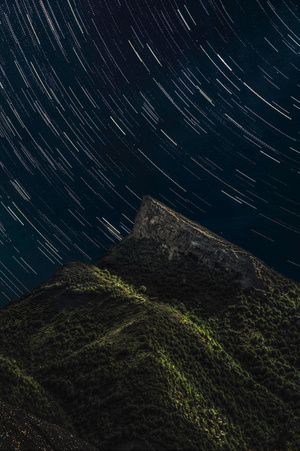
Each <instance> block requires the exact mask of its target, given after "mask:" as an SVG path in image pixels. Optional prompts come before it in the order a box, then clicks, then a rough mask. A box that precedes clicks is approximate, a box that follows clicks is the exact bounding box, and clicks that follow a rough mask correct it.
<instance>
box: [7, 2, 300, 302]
mask: <svg viewBox="0 0 300 451" xmlns="http://www.w3.org/2000/svg"><path fill="white" fill-rule="evenodd" d="M245 3H247V5H246V4H245ZM297 4H298V2H297V1H296V0H272V1H262V0H254V1H253V2H242V1H241V0H234V1H229V0H222V1H221V0H197V1H196V0H194V1H187V2H184V1H179V0H177V1H174V0H172V1H171V0H164V1H161V0H155V1H154V0H152V1H144V0H141V1H138V0H110V1H105V0H104V1H96V0H63V1H61V2H53V1H50V0H26V1H25V0H12V1H10V2H8V1H7V0H4V1H3V2H2V4H1V6H0V21H1V27H0V44H1V47H0V48H1V52H0V96H1V101H0V139H1V150H0V180H1V182H0V250H1V254H0V293H1V301H0V302H1V303H2V304H4V303H5V302H7V301H8V300H13V299H16V298H18V297H19V296H20V295H21V294H22V293H24V292H25V291H27V290H30V289H32V288H33V287H34V286H36V285H37V284H39V283H41V282H42V281H43V280H44V279H45V278H47V277H48V276H49V275H50V274H51V273H52V272H53V271H54V270H55V269H56V268H57V267H58V266H60V265H61V264H62V263H64V262H66V261H68V260H70V259H79V260H83V261H86V262H93V261H96V260H97V259H99V258H100V257H101V255H102V254H103V253H104V252H105V251H106V250H107V249H108V248H109V246H110V245H111V244H113V243H116V242H118V241H119V240H121V239H122V238H123V237H124V236H126V235H127V234H128V232H129V231H130V230H131V227H132V222H133V220H134V217H135V214H136V212H137V209H138V208H139V205H140V201H141V198H142V196H143V195H144V194H151V195H152V196H154V197H156V198H157V199H159V200H161V201H162V202H165V203H166V204H167V205H169V206H171V207H173V208H174V209H176V210H177V211H179V212H181V213H182V214H184V215H186V216H188V217H189V218H191V219H193V220H196V221H198V222H199V223H200V224H202V225H204V226H206V227H208V228H210V229H211V230H213V231H214V232H216V233H218V234H221V235H223V236H224V237H225V238H227V239H228V240H230V241H233V242H235V243H236V244H238V245H240V246H242V247H244V248H246V249H247V250H249V251H250V252H252V253H253V254H255V255H256V256H258V257H260V258H261V259H263V260H264V261H265V262H266V263H267V264H268V265H269V266H272V267H274V268H275V269H277V270H278V271H280V272H282V273H284V274H285V275H287V276H288V277H291V278H294V279H295V280H298V281H299V280H300V274H299V273H300V257H299V232H300V209H299V206H300V199H299V197H300V196H299V191H300V190H299V175H300V174H299V160H300V145H299V139H300V136H299V131H300V128H299V124H300V111H299V110H300V92H299V91H300V90H299V88H300V66H299V54H300V16H299V8H298V5H297Z"/></svg>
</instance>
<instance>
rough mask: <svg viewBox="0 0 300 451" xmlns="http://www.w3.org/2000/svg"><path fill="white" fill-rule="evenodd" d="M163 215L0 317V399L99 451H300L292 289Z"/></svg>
mask: <svg viewBox="0 0 300 451" xmlns="http://www.w3.org/2000/svg"><path fill="white" fill-rule="evenodd" d="M145 202H146V209H145V208H144V207H145ZM147 203H148V205H147ZM149 203H150V205H149ZM152 204H155V205H154V207H153V205H152ZM152 207H153V208H154V209H156V210H155V212H154V213H155V214H153V215H152V217H150V215H149V214H148V212H149V209H150V211H151V209H152ZM157 208H158V209H157ZM161 209H166V207H165V206H163V205H162V204H159V203H157V201H154V200H153V199H151V198H146V199H145V200H144V205H143V207H142V209H141V210H140V212H139V216H138V217H137V221H136V224H135V227H134V230H133V233H132V234H131V235H129V237H128V238H126V239H125V240H123V241H122V242H121V243H120V244H118V245H117V246H115V247H114V248H112V250H111V251H110V252H109V253H108V254H107V255H106V256H104V257H103V259H101V261H100V262H99V263H98V264H97V266H94V265H87V264H84V263H80V262H75V261H72V262H69V263H68V264H66V265H64V266H62V267H61V268H60V269H59V270H58V271H56V272H55V273H54V274H53V276H52V277H51V278H50V279H49V280H48V281H46V282H45V283H44V284H42V285H41V286H39V287H37V288H36V289H35V290H33V291H32V292H31V293H28V294H27V295H25V296H23V297H22V298H21V299H20V300H19V301H17V302H15V303H11V304H9V305H7V306H6V307H4V308H2V309H1V310H0V330H1V340H0V357H1V358H0V362H5V365H4V364H3V365H2V371H1V372H0V382H1V387H3V388H2V389H1V390H0V400H1V401H4V402H7V403H10V404H11V405H18V406H19V407H23V408H26V409H27V410H28V411H30V412H31V413H33V414H36V415H38V416H40V417H41V418H43V419H45V420H48V421H51V422H56V423H57V424H59V425H63V426H64V427H65V428H67V429H69V430H70V431H72V432H74V431H75V432H76V434H77V435H78V436H79V437H82V438H84V439H85V440H87V441H88V442H90V443H93V444H94V445H95V446H98V447H99V448H100V449H120V450H121V449H153V450H160V449H161V450H165V449H178V450H182V449H195V450H196V449H199V447H200V446H201V449H203V450H222V449H223V450H241V449H247V448H250V449H256V450H260V449H263V450H279V449H281V450H296V449H300V437H299V429H300V428H299V417H300V415H299V405H300V390H299V387H300V384H299V381H300V373H299V365H298V362H297V358H298V353H297V346H299V332H300V331H299V298H300V289H299V285H297V284H296V283H294V282H292V281H289V280H288V279H285V278H284V277H282V276H280V275H279V274H277V273H275V272H274V271H273V270H270V269H269V268H267V267H266V266H265V265H264V264H263V263H262V262H260V261H259V260H257V259H255V257H253V256H250V254H248V253H247V252H246V251H243V250H240V249H239V248H237V247H235V246H233V245H232V246H231V245H230V243H227V242H225V241H224V240H222V238H220V237H216V236H215V235H213V234H211V235H209V234H210V232H209V231H206V230H205V229H202V228H200V229H201V230H200V232H201V231H202V230H205V233H206V237H207V236H209V237H210V236H211V237H212V238H211V239H212V240H214V246H212V245H211V243H210V242H206V244H205V248H206V250H207V252H206V254H205V258H204V259H203V258H201V254H202V251H199V249H200V246H199V245H198V246H197V250H196V251H195V252H194V250H193V249H192V245H189V240H192V241H197V242H198V243H199V242H200V243H201V239H200V236H199V226H196V225H194V224H190V223H189V221H188V220H187V219H185V218H183V217H181V216H180V215H178V214H176V213H175V212H172V211H170V210H169V209H167V210H168V211H167V215H166V214H165V213H164V214H165V216H163V221H162V222H161V221H160V215H161ZM169 211H170V215H171V216H172V218H173V219H174V221H175V222H176V227H174V224H173V223H172V221H173V219H172V220H171V224H170V220H169V219H168V216H169ZM146 218H148V219H146ZM155 218H158V219H157V221H158V222H159V223H161V224H162V225H164V227H163V228H161V227H160V226H156V225H155V221H154V222H152V223H151V220H153V219H155ZM150 223H151V224H150ZM140 224H143V225H142V226H140ZM147 224H150V225H151V227H150V228H148V229H147ZM190 225H191V227H192V229H190V227H189V226H190ZM170 227H171V232H170V231H169V232H168V230H170ZM172 227H173V228H172ZM186 227H188V230H187V229H186ZM150 229H151V230H150ZM195 229H197V230H196V232H195V231H194V230H195ZM149 230H150V231H149ZM160 230H161V231H160ZM156 231H157V233H156ZM183 231H184V233H183ZM170 235H172V236H173V238H169V236H170ZM183 242H184V244H182V243H183ZM215 243H217V244H215ZM218 243H219V245H220V249H219V250H218ZM189 246H190V247H189ZM232 249H233V250H232ZM232 252H233V253H232ZM227 253H229V258H228V259H226V256H227ZM239 254H242V255H243V268H242V271H241V270H239V266H238V265H237V264H236V262H235V261H234V260H235V259H236V258H238V259H239V257H240V256H239ZM209 255H210V257H209ZM220 255H222V256H223V257H222V258H220V259H219V256H220ZM170 256H171V257H170ZM195 256H197V259H196V257H195ZM237 256H238V257H237ZM248 259H249V260H248ZM208 260H209V261H210V262H209V263H208ZM232 260H233V261H234V263H231V262H232ZM218 262H219V264H218ZM249 262H250V263H249ZM248 267H249V268H252V270H251V271H252V272H251V277H248V276H247V274H244V272H243V271H244V269H245V268H248ZM7 362H9V363H7ZM11 374H14V377H15V378H18V379H15V380H18V384H17V386H18V387H19V393H18V394H17V395H16V392H15V387H16V383H14V382H12V383H10V380H11V376H10V375H11ZM55 415H56V417H55ZM54 417H55V418H54ZM53 419H54V421H53ZM0 447H1V441H0Z"/></svg>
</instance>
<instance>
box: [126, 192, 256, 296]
mask: <svg viewBox="0 0 300 451" xmlns="http://www.w3.org/2000/svg"><path fill="white" fill-rule="evenodd" d="M131 236H134V237H135V238H138V239H141V238H152V239H154V240H156V241H157V242H159V243H160V245H161V247H162V249H164V251H167V252H168V254H169V260H172V259H173V258H175V257H176V258H183V259H184V256H185V255H186V256H187V255H189V257H192V258H193V260H194V261H195V270H197V262H198V263H199V264H200V263H202V264H203V263H204V264H206V265H207V266H208V267H210V268H212V269H216V270H219V271H224V272H225V273H226V274H230V275H233V276H234V277H235V278H236V280H238V281H239V282H240V283H241V286H242V287H243V288H248V287H256V288H263V287H264V282H263V278H262V271H263V267H264V264H263V262H261V261H260V260H259V259H257V258H256V257H254V256H252V255H251V254H250V253H249V252H247V251H245V250H243V249H241V248H240V247H238V246H235V245H234V244H232V243H230V242H228V241H226V240H225V239H223V238H221V237H220V236H218V235H215V234H214V233H212V232H210V231H209V230H208V229H206V228H205V227H202V226H200V225H198V224H196V223H194V222H192V221H189V220H188V219H187V218H185V217H184V216H182V215H180V214H179V213H176V212H175V211H173V210H172V209H170V208H168V207H166V206H165V205H164V204H162V203H160V202H158V201H157V200H155V199H153V198H152V197H150V196H144V197H143V200H142V204H141V207H140V210H139V211H138V214H137V216H136V219H135V223H134V227H133V230H132V233H131Z"/></svg>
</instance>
